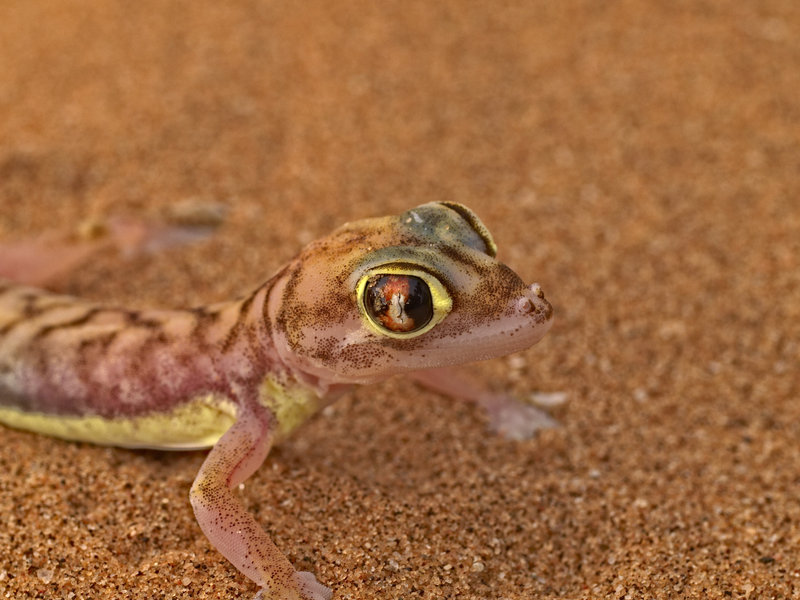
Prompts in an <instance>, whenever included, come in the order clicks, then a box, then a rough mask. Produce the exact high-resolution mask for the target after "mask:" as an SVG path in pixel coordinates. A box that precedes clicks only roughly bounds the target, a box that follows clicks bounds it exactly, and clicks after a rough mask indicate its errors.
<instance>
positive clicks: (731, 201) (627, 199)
mask: <svg viewBox="0 0 800 600" xmlns="http://www.w3.org/2000/svg"><path fill="white" fill-rule="evenodd" d="M798 31H800V5H799V4H798V3H797V2H792V1H780V0H774V1H768V2H758V3H756V2H746V3H744V2H727V1H722V2H646V1H643V0H621V1H619V2H613V3H611V2H593V1H583V2H577V1H576V2H544V1H538V0H535V1H534V0H532V1H511V2H502V3H490V2H449V1H444V2H417V1H412V2H362V1H356V2H347V3H343V2H329V1H319V0H308V1H305V2H301V3H292V2H282V1H268V0H263V1H262V0H251V1H247V0H233V1H229V2H187V1H175V2H154V1H152V0H143V1H141V2H105V1H104V2H80V1H76V0H61V1H59V2H45V1H43V0H32V1H29V2H4V3H2V4H0V241H3V242H13V241H21V240H26V239H31V238H34V237H36V236H38V235H40V234H41V233H42V232H46V231H51V230H53V229H54V228H67V229H70V228H76V227H79V226H80V224H81V223H85V222H86V221H87V219H101V220H102V219H105V218H111V217H115V216H123V217H131V218H139V219H148V220H156V221H158V220H159V219H164V218H167V217H165V215H169V214H171V211H173V210H174V207H175V206H186V205H189V206H191V205H202V206H208V205H211V206H217V205H222V206H224V207H226V209H227V212H226V214H225V217H224V221H223V223H222V224H221V225H220V226H219V227H218V228H217V229H216V230H215V232H214V233H213V235H211V236H209V237H207V238H205V239H203V240H202V241H199V242H197V243H194V244H189V245H181V246H175V247H171V248H165V249H162V250H160V251H157V252H152V253H149V254H144V255H142V254H140V255H136V256H132V257H126V256H123V255H120V254H119V253H117V252H113V251H109V252H104V253H101V254H100V255H98V256H96V257H95V258H94V259H93V260H91V261H90V262H89V263H88V264H86V265H85V266H84V267H82V268H81V269H79V270H77V271H75V272H73V273H71V274H70V275H69V277H68V280H67V281H66V282H65V283H64V286H65V289H66V291H68V292H70V293H73V294H77V295H81V296H85V297H87V298H91V299H94V300H98V301H102V302H109V303H115V304H125V305H131V306H142V307H144V306H181V305H187V304H197V303H206V302H212V301H217V300H221V299H226V298H230V297H233V296H235V295H237V294H240V293H242V292H244V291H246V290H248V289H250V288H252V287H253V286H255V285H257V284H259V283H261V282H262V281H263V280H265V279H266V278H267V277H268V276H269V275H271V274H272V273H273V272H274V271H275V270H276V269H277V268H279V267H280V266H281V265H282V264H283V263H284V262H285V261H286V260H288V259H289V258H291V257H292V256H293V255H294V254H295V253H296V252H297V251H298V250H299V249H300V248H301V247H302V245H303V244H305V243H307V242H308V241H310V240H313V239H315V238H317V237H319V236H321V235H323V234H325V233H327V232H328V231H330V230H331V229H332V228H333V227H335V226H337V225H339V224H341V223H344V222H346V221H349V220H355V219H359V218H363V217H367V216H377V215H384V214H393V213H399V212H402V211H404V210H406V209H407V208H409V207H412V206H415V205H418V204H422V203H425V202H430V201H435V200H446V201H457V202H463V203H464V204H466V205H468V206H470V207H471V208H472V209H473V210H475V211H476V212H477V214H478V215H480V217H481V218H482V219H483V221H484V222H485V223H486V225H487V226H488V227H489V229H490V230H491V231H492V233H493V234H494V237H495V239H496V241H497V243H498V246H499V257H500V258H501V259H502V260H503V261H504V262H505V263H507V264H508V265H510V266H511V267H512V268H514V269H515V270H516V271H517V272H518V273H520V274H521V275H522V277H523V278H524V279H525V280H526V281H527V282H533V281H536V282H539V283H540V284H541V285H542V287H543V289H544V290H545V292H546V294H547V296H548V299H549V300H550V301H551V302H552V303H553V305H554V307H555V311H556V322H555V325H554V327H553V328H552V330H551V331H550V333H549V334H548V335H547V337H546V338H545V339H544V340H543V341H542V342H541V343H540V344H538V345H537V346H535V347H533V348H531V349H530V350H528V351H526V352H523V353H521V354H518V355H516V356H514V357H510V358H504V359H497V360H494V361H490V362H487V363H482V364H480V365H478V366H477V367H475V369H474V371H475V372H476V373H477V374H478V376H479V377H480V378H481V379H482V380H484V381H485V382H487V384H488V385H490V386H492V387H493V388H494V389H506V390H508V391H510V392H511V393H513V394H516V395H517V396H518V397H520V398H528V397H530V396H531V394H533V393H535V392H547V393H552V392H559V393H564V394H565V395H566V400H565V402H564V403H563V404H560V405H558V406H555V407H553V408H552V409H551V412H552V414H553V415H554V417H555V418H557V419H558V421H559V422H560V424H561V425H560V427H559V428H557V429H553V430H548V431H544V432H542V433H541V434H540V435H538V436H537V437H535V438H534V439H531V440H527V441H521V442H520V441H509V440H505V439H502V438H500V437H497V436H494V435H491V434H490V433H488V432H487V425H486V421H485V419H484V417H483V416H482V414H481V412H480V411H479V410H477V409H476V408H475V407H473V406H470V405H467V404H463V403H457V402H453V401H450V400H448V399H446V398H444V397H442V396H439V395H437V394H434V393H431V392H429V391H424V390H422V389H419V388H417V387H416V386H413V385H412V384H410V383H409V382H408V381H403V380H397V379H396V380H392V381H389V382H386V383H383V384H379V385H373V386H369V387H362V388H360V389H358V390H356V391H354V392H352V393H349V394H348V395H346V396H345V397H344V398H342V399H341V401H339V402H338V403H337V404H335V405H334V406H333V407H332V408H331V409H329V410H326V411H325V412H324V414H320V415H318V417H317V418H315V419H314V420H313V421H311V422H310V423H308V425H307V426H305V427H304V428H303V429H302V430H300V431H299V432H298V433H297V434H296V435H295V436H294V437H293V438H291V439H290V440H288V441H287V442H285V443H284V444H282V445H281V446H280V447H278V448H277V449H275V450H274V451H273V452H272V453H271V454H270V456H269V457H268V459H267V461H266V463H265V464H264V466H263V467H262V468H261V469H260V470H259V471H258V472H257V473H256V475H255V476H253V477H252V478H251V479H250V480H249V481H248V482H247V483H246V485H245V487H244V489H243V491H242V497H243V499H244V502H245V503H246V505H247V506H248V507H249V508H250V509H251V510H252V511H254V512H255V513H256V514H257V516H258V519H259V520H260V521H261V522H263V523H264V525H265V527H266V528H267V529H268V530H269V531H270V533H271V534H272V536H273V537H274V539H275V541H276V543H277V544H278V546H279V547H280V548H281V549H282V550H283V551H284V552H285V553H286V554H287V555H288V556H289V558H290V559H291V561H292V562H293V564H294V565H295V566H296V567H297V568H298V569H301V570H310V571H313V572H314V573H315V574H316V575H317V577H318V578H319V579H320V580H321V581H323V582H324V583H326V584H327V585H330V586H332V587H333V588H334V589H335V590H336V592H335V598H337V599H341V600H344V599H353V600H355V599H362V598H382V599H397V600H400V599H403V600H411V599H415V598H420V599H422V598H424V599H426V600H430V599H443V598H457V599H465V600H467V599H470V600H471V599H476V600H477V599H481V600H483V599H497V600H501V599H503V600H512V599H513V600H517V599H520V600H521V599H533V598H535V599H551V598H552V599H555V598H565V599H578V598H618V599H623V598H632V599H638V598H642V599H651V598H652V599H663V598H711V599H715V598H721V599H725V598H741V599H745V598H750V599H756V598H758V599H762V598H764V599H766V598H797V597H800V500H798V490H799V489H800V398H799V397H798V396H799V395H800V383H799V382H800V372H799V371H800V358H799V356H800V35H798ZM204 456H205V453H203V452H189V453H164V452H155V451H130V450H122V449H115V448H106V447H97V446H91V445H88V444H76V443H68V442H63V441H59V440H55V439H49V438H46V437H43V436H38V435H33V434H29V433H23V432H18V431H12V430H9V429H0V520H2V525H0V598H12V599H16V600H20V599H28V598H42V599H50V598H65V599H83V598H87V599H88V598H91V599H105V598H113V599H116V598H119V599H142V600H145V599H147V600H151V599H161V598H163V599H190V598H191V599H198V600H199V599H212V598H213V599H236V598H241V599H245V598H247V599H249V598H252V597H253V595H254V594H255V592H256V588H255V586H254V585H253V584H252V583H251V582H249V581H248V580H246V579H245V578H244V577H243V576H242V575H240V574H239V573H238V572H237V571H236V570H235V569H234V568H233V567H232V566H231V565H230V564H229V563H227V562H226V561H225V560H224V559H223V558H222V557H221V555H220V554H218V553H217V552H216V551H215V550H214V549H213V547H212V546H211V545H210V544H209V542H208V541H207V540H206V538H205V537H204V536H203V534H202V532H201V531H200V529H199V527H198V525H197V524H196V522H195V519H194V517H193V515H192V510H191V507H190V504H189V501H188V490H189V486H190V485H191V482H192V480H193V478H194V475H195V474H196V472H197V470H198V468H199V467H200V464H201V463H202V461H203V458H204Z"/></svg>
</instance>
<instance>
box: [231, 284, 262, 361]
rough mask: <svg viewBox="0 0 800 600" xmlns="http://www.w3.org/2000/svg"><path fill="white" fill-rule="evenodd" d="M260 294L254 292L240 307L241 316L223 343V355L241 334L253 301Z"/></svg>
mask: <svg viewBox="0 0 800 600" xmlns="http://www.w3.org/2000/svg"><path fill="white" fill-rule="evenodd" d="M258 292H259V290H256V291H255V292H253V293H252V294H251V295H250V296H249V297H248V298H247V299H246V300H245V301H244V302H242V305H241V306H240V307H239V314H237V315H236V322H235V323H234V324H233V325H232V326H231V328H230V329H229V330H228V335H226V336H225V340H224V341H223V342H222V352H223V354H224V353H226V352H228V351H229V350H230V349H231V348H232V347H233V343H234V342H235V341H236V339H237V338H238V337H239V335H240V334H241V332H242V329H244V320H245V318H246V317H247V313H248V311H249V310H250V306H251V305H252V304H253V300H255V297H256V294H257V293H258Z"/></svg>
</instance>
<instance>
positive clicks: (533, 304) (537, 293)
mask: <svg viewBox="0 0 800 600" xmlns="http://www.w3.org/2000/svg"><path fill="white" fill-rule="evenodd" d="M516 308H517V310H518V311H519V312H520V313H522V314H525V315H531V316H533V317H534V318H536V320H537V321H539V322H544V321H549V320H550V319H551V318H552V317H553V307H552V306H551V305H550V303H549V302H548V301H547V300H546V299H545V297H544V292H543V291H542V288H541V286H540V285H539V284H538V283H533V284H531V285H530V286H529V287H528V288H527V289H526V290H525V292H524V294H523V296H522V297H521V298H520V299H519V300H517V305H516Z"/></svg>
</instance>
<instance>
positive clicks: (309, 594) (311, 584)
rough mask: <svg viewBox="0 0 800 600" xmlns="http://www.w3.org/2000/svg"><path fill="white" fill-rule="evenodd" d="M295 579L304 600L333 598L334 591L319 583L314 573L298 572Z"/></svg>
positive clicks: (328, 599)
mask: <svg viewBox="0 0 800 600" xmlns="http://www.w3.org/2000/svg"><path fill="white" fill-rule="evenodd" d="M295 579H296V580H297V586H298V587H299V588H300V593H301V594H302V595H303V599H304V600H331V598H332V597H333V590H332V589H331V588H329V587H327V586H324V585H322V584H321V583H320V582H319V581H317V578H316V577H314V574H313V573H309V572H308V571H298V572H297V573H295Z"/></svg>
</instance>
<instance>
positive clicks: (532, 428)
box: [480, 395, 558, 440]
mask: <svg viewBox="0 0 800 600" xmlns="http://www.w3.org/2000/svg"><path fill="white" fill-rule="evenodd" d="M480 403H481V404H482V405H483V407H484V408H485V409H486V414H487V416H488V417H489V427H490V428H491V430H492V431H494V432H496V433H499V434H500V435H502V436H503V437H504V438H506V439H509V440H527V439H530V438H532V437H533V436H534V435H535V434H536V432H537V431H539V430H540V429H550V428H552V427H558V421H556V420H555V419H554V418H553V417H551V416H550V415H548V414H547V413H546V412H545V411H543V410H541V409H540V408H536V407H535V406H531V405H530V404H525V403H523V402H520V401H519V400H517V399H515V398H512V397H510V396H505V395H492V396H491V397H489V398H487V399H486V400H483V401H481V402H480Z"/></svg>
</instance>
